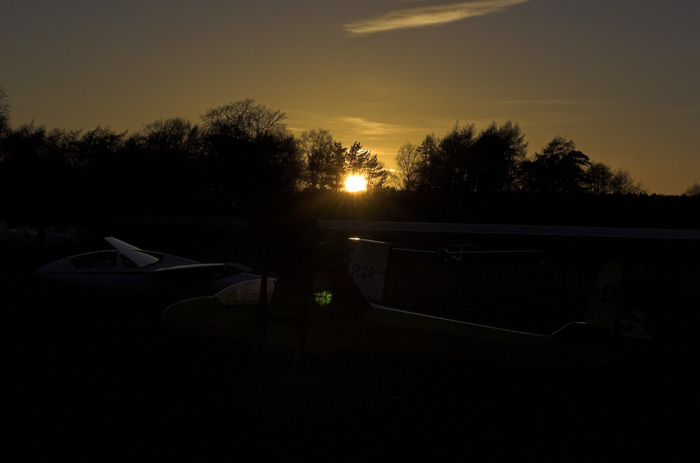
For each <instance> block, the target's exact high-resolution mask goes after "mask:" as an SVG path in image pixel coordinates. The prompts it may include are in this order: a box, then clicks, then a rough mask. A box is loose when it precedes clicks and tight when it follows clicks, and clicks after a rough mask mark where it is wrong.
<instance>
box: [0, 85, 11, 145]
mask: <svg viewBox="0 0 700 463" xmlns="http://www.w3.org/2000/svg"><path fill="white" fill-rule="evenodd" d="M8 98H9V97H8V95H7V92H6V91H5V88H4V87H3V85H2V84H0V135H2V134H3V133H4V132H5V131H6V130H9V128H10V104H9V103H8V101H7V100H8Z"/></svg>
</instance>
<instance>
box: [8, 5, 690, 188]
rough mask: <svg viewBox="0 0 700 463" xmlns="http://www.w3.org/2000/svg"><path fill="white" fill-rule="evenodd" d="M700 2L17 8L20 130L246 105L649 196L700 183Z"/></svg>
mask: <svg viewBox="0 0 700 463" xmlns="http://www.w3.org/2000/svg"><path fill="white" fill-rule="evenodd" d="M698 24H700V2H696V1H688V0H664V1H660V0H479V1H470V2H464V1H449V0H433V1H430V0H427V1H426V0H347V1H340V0H235V1H234V0H228V1H227V0H168V1H165V0H120V1H108V0H91V1H86V0H61V1H55V0H3V2H2V3H1V4H0V84H1V85H2V86H3V88H4V89H5V91H6V92H7V94H9V101H8V103H9V104H10V107H11V123H12V125H13V126H19V125H21V124H24V123H29V122H34V123H35V124H37V125H44V126H46V127H47V128H49V129H50V128H54V127H58V128H62V129H67V130H75V129H84V130H91V129H94V128H95V127H97V126H102V127H109V128H110V129H112V130H114V131H124V130H128V131H129V132H130V133H134V132H137V131H138V130H140V129H141V128H142V127H143V125H144V124H148V123H151V122H154V121H156V120H158V119H167V118H172V117H184V118H187V119H189V120H190V121H191V122H193V123H200V122H201V120H200V115H201V114H203V113H204V112H205V111H206V110H207V109H210V108H214V107H217V106H221V105H224V104H227V103H230V102H233V101H237V100H242V99H246V98H252V99H255V101H256V103H258V104H263V105H266V106H268V107H270V108H272V109H279V110H281V111H283V112H285V113H286V115H287V119H286V123H287V126H288V127H289V129H290V130H292V132H293V133H294V134H295V135H300V134H301V132H302V131H304V130H310V129H326V130H328V131H330V133H331V134H332V135H333V137H334V139H336V140H338V141H341V142H342V143H344V144H345V145H346V146H350V145H351V144H352V143H353V142H355V141H358V142H360V143H361V144H362V146H363V147H364V148H366V149H369V150H371V151H372V152H373V153H375V154H377V155H378V157H379V159H380V160H381V161H382V162H384V163H385V165H386V166H387V167H390V168H391V167H393V165H394V159H395V157H396V154H397V151H398V149H399V148H400V147H401V146H402V145H404V144H405V143H414V144H419V143H420V142H421V141H422V140H423V139H424V138H425V136H426V135H428V134H435V135H436V136H438V137H442V136H444V135H445V134H446V133H447V132H449V131H450V130H451V129H452V128H453V127H454V125H455V124H456V123H460V124H462V125H464V124H471V123H474V124H475V126H476V129H477V130H481V129H483V128H486V127H487V126H488V125H489V124H490V123H491V122H494V121H495V122H496V123H497V124H502V123H504V122H506V121H508V120H510V121H512V122H514V123H518V124H519V125H520V127H521V129H522V131H523V133H524V134H525V137H526V140H527V141H528V142H529V147H528V155H529V156H530V157H532V156H534V154H535V153H537V152H541V151H542V148H543V147H544V146H545V145H546V144H547V143H548V142H549V141H551V140H552V139H553V138H554V137H556V136H564V137H566V138H568V139H572V140H573V141H574V142H575V143H576V148H577V149H578V150H580V151H582V152H583V153H585V154H586V155H588V156H589V157H590V158H591V160H592V161H601V162H605V163H606V164H608V165H610V166H611V167H613V168H614V169H616V168H622V169H626V170H629V171H630V173H631V175H632V176H633V177H634V178H635V179H637V180H639V181H641V182H642V183H643V185H644V186H645V187H646V189H647V191H648V192H650V193H659V194H680V193H682V192H683V191H685V190H686V189H687V188H688V187H689V186H691V185H692V184H693V183H695V182H699V183H700V84H698V82H700V27H698Z"/></svg>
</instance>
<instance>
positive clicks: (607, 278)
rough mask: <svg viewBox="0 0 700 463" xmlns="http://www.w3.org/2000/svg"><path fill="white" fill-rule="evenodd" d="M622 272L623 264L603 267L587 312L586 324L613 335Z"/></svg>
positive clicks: (612, 263)
mask: <svg viewBox="0 0 700 463" xmlns="http://www.w3.org/2000/svg"><path fill="white" fill-rule="evenodd" d="M622 270H623V264H622V263H620V262H607V263H605V264H603V265H602V267H601V268H600V272H599V273H598V281H597V282H596V286H595V292H594V293H593V296H591V299H590V301H589V302H588V310H587V311H586V323H588V324H589V325H595V326H598V327H601V328H603V329H604V330H605V331H607V332H608V333H609V334H611V335H612V334H614V332H615V324H616V320H617V311H618V306H619V299H620V285H621V282H622Z"/></svg>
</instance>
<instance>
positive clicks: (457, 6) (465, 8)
mask: <svg viewBox="0 0 700 463" xmlns="http://www.w3.org/2000/svg"><path fill="white" fill-rule="evenodd" d="M528 1H530V0H480V1H472V2H461V3H453V4H449V5H436V6H424V7H416V8H405V9H401V10H395V11H390V12H388V13H385V14H383V15H382V16H379V17H376V18H372V19H366V20H362V21H356V22H353V23H350V24H346V25H345V26H344V29H345V30H346V31H348V32H349V33H350V34H352V35H369V34H376V33H379V32H388V31H393V30H398V29H410V28H417V27H428V26H439V25H441V24H447V23H451V22H455V21H461V20H463V19H467V18H473V17H475V16H484V15H487V14H491V13H498V12H499V11H503V10H505V9H507V8H510V7H511V6H514V5H517V4H519V3H526V2H528Z"/></svg>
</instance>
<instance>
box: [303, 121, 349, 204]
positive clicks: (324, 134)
mask: <svg viewBox="0 0 700 463" xmlns="http://www.w3.org/2000/svg"><path fill="white" fill-rule="evenodd" d="M298 145H299V149H300V150H301V153H302V155H303V156H305V158H306V174H307V176H306V185H307V186H308V187H310V188H313V189H325V188H328V189H331V190H336V191H337V190H339V189H340V188H341V187H342V184H343V176H344V164H345V148H343V145H342V144H341V143H340V142H336V141H334V140H333V137H332V136H331V134H330V132H329V131H328V130H323V129H318V130H316V129H313V130H306V131H304V132H302V134H301V137H300V138H299V140H298Z"/></svg>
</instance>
